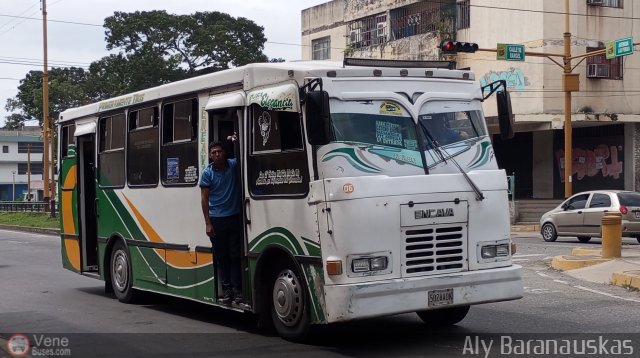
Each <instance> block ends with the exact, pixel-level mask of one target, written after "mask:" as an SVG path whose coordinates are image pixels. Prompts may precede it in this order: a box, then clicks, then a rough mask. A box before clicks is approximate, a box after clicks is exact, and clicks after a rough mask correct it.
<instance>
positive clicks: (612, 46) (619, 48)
mask: <svg viewBox="0 0 640 358" xmlns="http://www.w3.org/2000/svg"><path fill="white" fill-rule="evenodd" d="M632 53H633V38H631V37H625V38H623V39H618V40H612V41H607V51H606V57H607V59H609V60H610V59H612V58H615V57H620V56H627V55H631V54H632Z"/></svg>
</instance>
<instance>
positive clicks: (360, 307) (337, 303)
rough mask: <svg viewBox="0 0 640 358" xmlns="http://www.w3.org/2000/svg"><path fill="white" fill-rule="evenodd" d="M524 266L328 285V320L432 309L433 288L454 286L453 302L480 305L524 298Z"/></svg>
mask: <svg viewBox="0 0 640 358" xmlns="http://www.w3.org/2000/svg"><path fill="white" fill-rule="evenodd" d="M521 269H522V267H521V266H518V265H512V266H509V267H501V268H495V269H486V270H478V271H467V272H459V273H455V274H446V275H439V276H422V277H411V278H401V279H393V280H384V281H373V282H365V283H355V284H345V285H331V286H325V302H326V307H327V312H326V315H327V317H326V319H327V323H331V322H340V321H349V320H354V319H362V318H370V317H377V316H387V315H393V314H399V313H407V312H415V311H422V310H426V309H429V307H428V296H429V291H431V290H443V289H453V303H451V304H449V305H447V306H441V307H439V308H444V307H454V306H465V305H476V304H480V303H489V302H498V301H508V300H515V299H518V298H522V295H523V283H522V277H521V276H522V275H521Z"/></svg>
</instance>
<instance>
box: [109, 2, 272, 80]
mask: <svg viewBox="0 0 640 358" xmlns="http://www.w3.org/2000/svg"><path fill="white" fill-rule="evenodd" d="M104 26H105V28H106V29H107V30H106V41H107V49H108V50H113V49H115V48H119V49H120V50H121V54H124V55H127V56H128V55H130V54H133V53H136V54H141V53H154V54H156V55H160V56H162V57H163V58H164V59H166V60H169V61H172V60H173V61H179V64H180V66H181V67H182V68H184V69H185V70H186V71H187V73H188V74H189V75H190V76H193V75H196V74H200V73H203V72H214V71H219V70H223V69H227V68H230V67H232V66H242V65H245V64H248V63H252V62H266V61H267V56H265V55H264V53H263V52H262V51H263V49H264V43H265V42H266V38H265V37H264V33H263V30H264V28H263V27H261V26H258V25H256V24H255V23H254V22H253V21H251V20H248V19H245V18H242V17H240V18H233V17H232V16H230V15H228V14H224V13H221V12H217V11H214V12H196V13H195V14H193V15H171V14H167V12H166V11H161V10H156V11H142V12H140V11H136V12H134V13H124V12H115V13H114V15H113V16H110V17H108V18H106V19H105V22H104Z"/></svg>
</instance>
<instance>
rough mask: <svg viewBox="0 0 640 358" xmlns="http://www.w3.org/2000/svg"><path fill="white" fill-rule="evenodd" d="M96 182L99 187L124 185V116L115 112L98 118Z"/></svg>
mask: <svg viewBox="0 0 640 358" xmlns="http://www.w3.org/2000/svg"><path fill="white" fill-rule="evenodd" d="M99 127H100V128H99V131H100V143H99V148H100V151H99V155H98V170H99V176H98V183H99V184H100V186H101V187H122V186H124V139H125V131H124V130H125V128H126V126H125V117H124V114H116V115H113V116H110V117H103V118H100V121H99Z"/></svg>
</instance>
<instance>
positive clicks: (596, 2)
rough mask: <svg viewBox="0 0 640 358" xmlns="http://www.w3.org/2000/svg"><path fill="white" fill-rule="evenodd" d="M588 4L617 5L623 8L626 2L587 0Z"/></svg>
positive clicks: (620, 0) (618, 0) (617, 0)
mask: <svg viewBox="0 0 640 358" xmlns="http://www.w3.org/2000/svg"><path fill="white" fill-rule="evenodd" d="M587 5H593V6H603V7H617V8H620V9H622V8H623V7H624V2H623V0H587Z"/></svg>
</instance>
